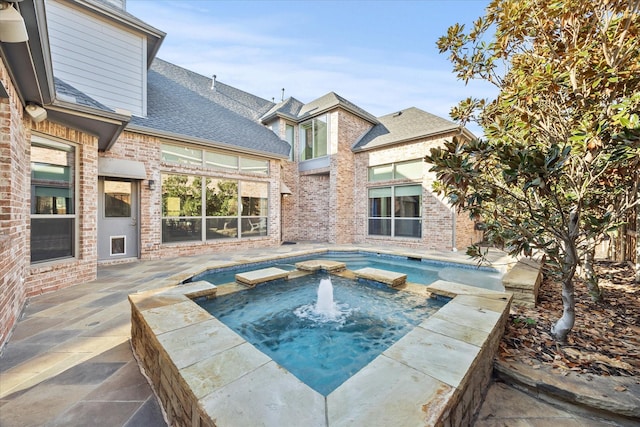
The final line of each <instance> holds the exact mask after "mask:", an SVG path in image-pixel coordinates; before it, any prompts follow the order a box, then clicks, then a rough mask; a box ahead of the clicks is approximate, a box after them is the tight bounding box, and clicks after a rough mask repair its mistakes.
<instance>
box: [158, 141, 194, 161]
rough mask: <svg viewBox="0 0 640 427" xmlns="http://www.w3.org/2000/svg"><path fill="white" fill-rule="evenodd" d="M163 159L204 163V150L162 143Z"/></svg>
mask: <svg viewBox="0 0 640 427" xmlns="http://www.w3.org/2000/svg"><path fill="white" fill-rule="evenodd" d="M161 150H162V160H163V161H165V162H173V163H182V164H187V165H202V150H199V149H194V148H188V147H179V146H176V145H168V144H162V148H161Z"/></svg>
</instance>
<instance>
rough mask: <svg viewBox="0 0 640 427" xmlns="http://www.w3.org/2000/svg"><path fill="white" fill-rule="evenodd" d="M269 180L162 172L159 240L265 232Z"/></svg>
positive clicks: (189, 239)
mask: <svg viewBox="0 0 640 427" xmlns="http://www.w3.org/2000/svg"><path fill="white" fill-rule="evenodd" d="M268 207H269V184H268V183H265V182H253V181H236V180H229V179H218V178H211V177H200V176H191V175H172V174H163V175H162V242H163V243H170V242H184V241H202V240H218V239H231V238H246V237H256V236H266V235H267V218H268V210H269V209H268Z"/></svg>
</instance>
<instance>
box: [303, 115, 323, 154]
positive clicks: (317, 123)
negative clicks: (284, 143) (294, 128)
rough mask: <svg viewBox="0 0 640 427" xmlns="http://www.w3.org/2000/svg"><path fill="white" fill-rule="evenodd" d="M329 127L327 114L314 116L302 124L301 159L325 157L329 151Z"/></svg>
mask: <svg viewBox="0 0 640 427" xmlns="http://www.w3.org/2000/svg"><path fill="white" fill-rule="evenodd" d="M328 141H329V127H328V120H327V115H326V114H325V115H322V116H318V117H314V118H313V119H311V120H307V121H306V122H303V123H301V124H300V148H301V151H302V152H301V153H300V159H301V160H310V159H316V158H318V157H324V156H326V155H327V154H329V152H328Z"/></svg>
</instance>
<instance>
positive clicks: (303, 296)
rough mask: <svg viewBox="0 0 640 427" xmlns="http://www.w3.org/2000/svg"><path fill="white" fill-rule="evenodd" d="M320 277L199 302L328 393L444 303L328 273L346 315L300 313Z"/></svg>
mask: <svg viewBox="0 0 640 427" xmlns="http://www.w3.org/2000/svg"><path fill="white" fill-rule="evenodd" d="M322 277H326V276H323V275H309V276H304V277H301V278H297V279H292V280H281V281H275V282H270V283H267V284H264V285H260V286H258V287H256V288H254V289H248V290H244V291H240V292H236V293H234V294H230V295H226V296H221V297H218V298H215V299H212V300H206V301H200V302H199V304H200V305H201V306H202V307H203V308H205V309H206V310H207V311H208V312H209V313H211V314H212V315H213V316H215V317H216V318H218V319H219V320H220V321H222V322H223V323H225V324H226V325H227V326H228V327H230V328H231V329H233V330H234V331H236V332H237V333H238V334H240V335H241V336H242V337H243V338H244V339H246V340H247V341H248V342H250V343H251V344H253V345H254V346H256V347H257V348H258V349H259V350H260V351H262V352H263V353H265V354H267V355H268V356H269V357H271V358H272V359H273V360H275V361H276V362H277V363H278V364H280V365H281V366H283V367H284V368H285V369H287V370H288V371H289V372H291V373H292V374H293V375H295V376H296V377H298V378H299V379H300V380H301V381H303V382H305V383H306V384H307V385H309V386H310V387H311V388H313V389H314V390H316V391H317V392H319V393H321V394H323V395H325V396H326V395H328V394H329V393H331V392H332V391H333V390H334V389H335V388H337V387H338V386H339V385H340V384H342V383H343V382H344V381H345V380H347V379H348V378H349V377H351V376H352V375H353V374H355V373H356V372H358V371H359V370H360V369H362V368H363V367H364V366H365V365H367V364H368V363H369V362H371V361H372V360H373V359H374V358H376V357H377V356H378V355H379V354H380V353H381V352H383V351H384V350H386V349H387V348H388V347H390V346H391V345H392V344H393V343H394V342H396V341H397V340H399V339H400V338H401V337H402V336H404V335H405V334H406V333H407V332H409V331H410V330H412V329H413V328H414V327H415V326H416V325H418V324H419V323H421V322H422V321H423V320H424V319H426V318H427V317H428V316H429V315H431V314H432V313H434V312H435V311H436V310H437V309H438V308H439V307H441V306H442V305H444V303H445V302H443V301H442V300H434V299H429V298H426V297H425V296H418V295H416V294H411V293H409V292H401V291H397V290H394V289H391V288H388V287H386V286H380V285H375V284H371V283H368V282H363V281H355V280H350V279H344V278H341V277H337V276H331V281H332V283H333V295H334V301H335V303H336V305H337V308H339V310H340V311H341V312H342V313H344V316H338V317H337V318H336V320H325V321H318V320H317V319H315V320H314V319H312V318H310V317H312V316H307V315H305V313H308V311H309V308H310V306H313V305H314V304H315V302H316V299H317V290H318V285H319V283H320V279H321V278H322Z"/></svg>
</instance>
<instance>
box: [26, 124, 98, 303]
mask: <svg viewBox="0 0 640 427" xmlns="http://www.w3.org/2000/svg"><path fill="white" fill-rule="evenodd" d="M32 133H33V134H34V135H38V136H40V137H43V138H47V137H53V138H57V139H59V140H64V141H68V142H71V143H74V144H76V155H77V156H78V163H79V168H78V170H77V172H76V173H77V174H78V182H79V185H78V189H77V191H76V197H77V200H78V204H77V210H76V221H77V226H78V238H77V241H78V247H77V253H76V257H75V258H73V259H68V260H59V261H53V262H43V263H37V264H32V265H31V266H30V267H29V275H28V277H27V279H26V282H25V285H26V291H27V296H32V295H38V294H42V293H45V292H50V291H55V290H57V289H61V288H66V287H68V286H71V285H76V284H79V283H84V282H88V281H91V280H94V279H95V278H96V274H97V264H96V262H97V245H96V238H97V229H98V228H97V226H98V225H97V219H98V216H97V206H98V140H97V138H96V137H94V136H92V135H88V134H85V133H82V132H80V131H77V130H74V129H71V128H68V127H65V126H62V125H60V124H57V123H52V122H49V121H44V122H42V123H38V124H34V125H33V129H32ZM27 161H29V157H28V156H27ZM29 175H30V174H29V173H27V178H28V177H29ZM24 197H25V199H26V201H27V204H29V203H30V188H28V189H27V191H26V194H25V195H24ZM26 218H27V221H29V219H28V218H29V217H28V216H27V217H26ZM26 247H27V254H28V253H29V252H30V250H31V248H30V239H29V238H28V239H27V242H26ZM28 259H29V257H28V256H27V260H28Z"/></svg>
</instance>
